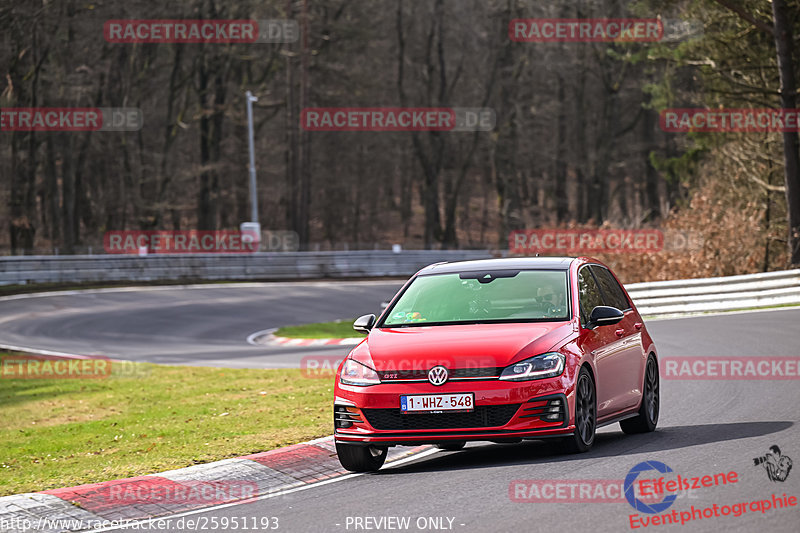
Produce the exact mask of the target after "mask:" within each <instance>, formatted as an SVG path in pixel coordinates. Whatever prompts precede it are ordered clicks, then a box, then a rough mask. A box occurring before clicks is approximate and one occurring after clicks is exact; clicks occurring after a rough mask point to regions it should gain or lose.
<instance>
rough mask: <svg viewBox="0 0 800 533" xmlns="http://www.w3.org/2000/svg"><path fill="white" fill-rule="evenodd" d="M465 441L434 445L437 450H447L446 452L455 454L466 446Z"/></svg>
mask: <svg viewBox="0 0 800 533" xmlns="http://www.w3.org/2000/svg"><path fill="white" fill-rule="evenodd" d="M466 444H467V441H465V440H454V441H451V442H440V443H439V444H437V445H436V447H437V448H439V449H440V450H447V451H448V452H457V451H458V450H460V449H462V448H463V447H464V446H466Z"/></svg>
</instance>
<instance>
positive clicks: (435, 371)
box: [428, 365, 448, 386]
mask: <svg viewBox="0 0 800 533" xmlns="http://www.w3.org/2000/svg"><path fill="white" fill-rule="evenodd" d="M447 378H448V375H447V369H446V368H445V367H443V366H441V365H439V366H435V367H433V368H431V369H430V370H428V381H430V382H431V385H436V386H439V385H444V383H445V381H447Z"/></svg>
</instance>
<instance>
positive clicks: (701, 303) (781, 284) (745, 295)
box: [625, 270, 800, 316]
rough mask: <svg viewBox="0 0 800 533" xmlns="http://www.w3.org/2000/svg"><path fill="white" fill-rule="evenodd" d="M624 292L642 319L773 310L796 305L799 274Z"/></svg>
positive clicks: (653, 285)
mask: <svg viewBox="0 0 800 533" xmlns="http://www.w3.org/2000/svg"><path fill="white" fill-rule="evenodd" d="M625 289H627V291H628V294H629V295H630V297H631V299H632V300H633V302H634V303H635V304H636V308H637V309H638V310H639V313H641V314H642V315H645V316H657V315H673V314H674V315H686V314H692V313H704V312H714V311H733V310H735V309H756V308H764V307H775V306H782V305H792V304H800V270H783V271H780V272H765V273H763V274H747V275H743V276H727V277H722V278H702V279H682V280H673V281H654V282H649V283H632V284H630V285H626V286H625Z"/></svg>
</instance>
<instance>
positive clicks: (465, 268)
mask: <svg viewBox="0 0 800 533" xmlns="http://www.w3.org/2000/svg"><path fill="white" fill-rule="evenodd" d="M575 259H576V258H574V257H503V258H499V259H477V260H473V261H454V262H452V263H435V264H433V265H429V266H426V267H425V268H423V269H422V270H420V271H419V275H420V276H425V275H431V274H453V273H456V272H476V271H477V272H481V271H484V270H535V269H542V270H568V269H569V265H570V264H571V263H572V262H573V261H575Z"/></svg>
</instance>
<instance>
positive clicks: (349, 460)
mask: <svg viewBox="0 0 800 533" xmlns="http://www.w3.org/2000/svg"><path fill="white" fill-rule="evenodd" d="M388 451H389V449H388V448H386V447H383V446H357V445H353V444H342V443H339V442H337V443H336V455H338V456H339V462H340V463H341V464H342V466H343V467H344V468H345V470H350V471H351V472H377V471H378V470H380V468H381V467H382V466H383V463H384V461H386V454H387V453H388Z"/></svg>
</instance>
